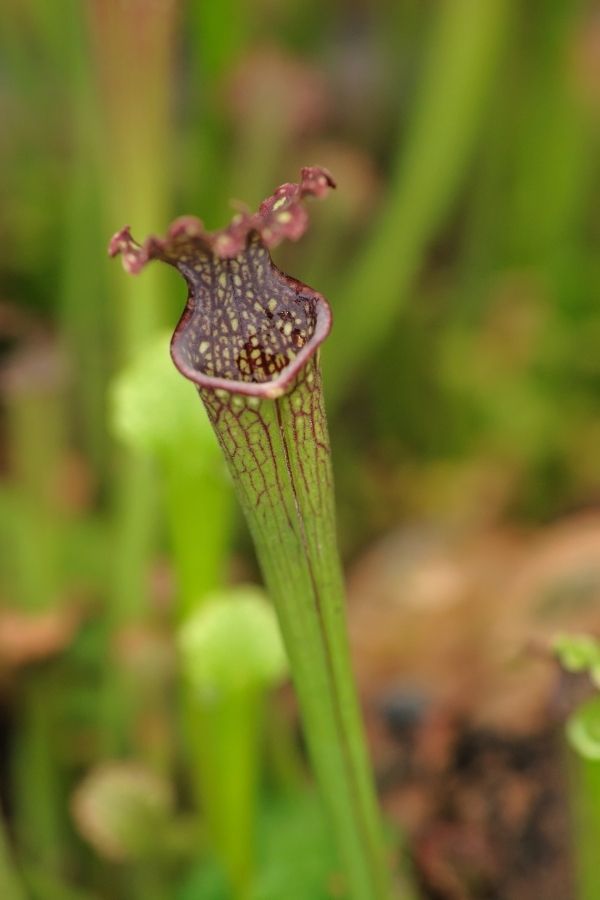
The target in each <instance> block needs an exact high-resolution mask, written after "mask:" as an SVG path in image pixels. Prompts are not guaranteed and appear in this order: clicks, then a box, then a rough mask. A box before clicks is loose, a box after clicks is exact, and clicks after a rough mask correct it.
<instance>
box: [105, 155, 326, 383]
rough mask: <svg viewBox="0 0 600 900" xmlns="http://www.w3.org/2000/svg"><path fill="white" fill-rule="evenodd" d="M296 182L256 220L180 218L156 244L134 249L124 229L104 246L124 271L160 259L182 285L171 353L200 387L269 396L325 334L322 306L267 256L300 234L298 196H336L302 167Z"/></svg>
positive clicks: (320, 172)
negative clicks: (218, 223)
mask: <svg viewBox="0 0 600 900" xmlns="http://www.w3.org/2000/svg"><path fill="white" fill-rule="evenodd" d="M301 175H302V179H301V182H300V184H283V185H281V187H279V188H278V189H277V190H276V191H275V193H274V194H273V196H272V197H269V198H268V199H267V200H265V201H264V202H263V203H262V204H261V206H260V209H259V211H258V212H257V213H254V214H250V213H247V212H244V213H239V214H238V215H236V216H234V218H233V220H232V222H231V223H230V225H229V226H227V228H224V229H221V230H219V231H215V232H209V231H206V229H205V228H204V225H203V224H202V222H201V221H200V220H199V219H196V218H194V217H192V216H185V217H183V218H180V219H177V220H176V221H175V222H174V223H173V224H172V225H171V226H170V228H169V230H168V232H167V235H166V237H165V238H156V237H149V238H148V239H147V240H146V241H145V242H144V244H143V245H141V246H140V245H139V244H137V243H136V242H135V241H134V240H133V238H132V237H131V234H130V232H129V229H128V228H124V229H122V230H121V231H119V232H118V233H117V234H116V235H115V236H114V237H113V239H112V240H111V242H110V246H109V253H110V255H111V256H115V255H117V254H119V253H120V254H122V256H123V265H124V267H125V269H126V270H127V271H129V272H132V273H136V272H139V271H140V270H141V269H142V268H143V267H144V266H145V265H146V263H147V262H149V261H150V260H152V259H160V260H162V261H163V262H165V263H168V264H169V265H172V266H174V267H175V268H176V269H177V270H178V271H179V272H180V273H181V274H182V275H183V277H184V278H185V280H186V282H187V284H188V288H189V293H188V301H187V305H186V308H185V311H184V313H183V316H182V318H181V320H180V322H179V324H178V326H177V329H176V331H175V334H174V336H173V341H172V344H171V353H172V356H173V360H174V362H175V364H176V366H177V367H178V369H179V370H180V371H181V372H182V374H183V375H185V376H186V377H187V378H189V379H190V380H191V381H193V382H194V383H195V384H197V385H198V386H200V387H204V388H209V389H212V390H215V389H221V390H226V391H229V392H231V393H236V394H245V395H249V396H255V397H270V398H274V397H278V396H280V395H281V394H283V393H285V392H286V391H287V390H288V389H289V387H290V386H291V384H292V382H293V380H294V378H295V376H296V375H297V373H298V372H299V371H300V369H302V367H303V366H304V365H305V364H306V362H307V361H308V359H310V357H311V356H312V355H313V354H314V352H315V351H316V349H317V348H318V346H319V345H320V344H321V343H322V342H323V340H324V339H325V338H326V336H327V334H328V333H329V329H330V327H331V311H330V309H329V305H328V304H327V302H326V300H325V299H324V298H323V297H322V296H321V295H320V294H318V293H317V292H316V291H313V290H312V289H311V288H309V287H307V286H306V285H304V284H302V283H301V282H299V281H296V280H294V279H293V278H289V277H288V276H287V275H285V274H284V273H283V272H281V271H280V270H279V269H278V268H277V267H276V266H275V265H274V264H273V262H272V260H271V257H270V255H269V252H268V249H267V248H269V247H273V246H275V245H276V244H278V243H280V242H281V241H282V240H284V239H285V238H288V239H290V240H297V239H298V238H299V237H301V235H302V234H303V233H304V232H305V231H306V228H307V225H308V216H307V213H306V211H305V210H304V208H303V207H302V205H301V203H300V201H301V200H302V199H303V197H305V196H315V197H321V196H323V195H324V194H326V193H327V191H328V190H329V189H330V188H332V187H335V182H334V181H333V178H332V177H331V175H330V174H329V173H328V172H327V171H326V170H325V169H320V168H318V167H306V168H304V169H302V173H301Z"/></svg>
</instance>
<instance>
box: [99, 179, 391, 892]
mask: <svg viewBox="0 0 600 900" xmlns="http://www.w3.org/2000/svg"><path fill="white" fill-rule="evenodd" d="M333 187H335V183H334V181H333V178H332V177H331V175H330V174H329V173H328V172H327V171H326V170H324V169H321V168H318V167H306V168H304V169H302V172H301V180H300V183H299V184H284V185H281V187H279V188H278V189H277V190H276V191H275V193H274V194H273V195H272V196H271V197H269V198H268V199H267V200H265V201H264V202H263V203H262V204H261V206H260V208H259V210H258V212H257V213H253V214H252V213H249V212H240V213H238V214H236V215H235V216H234V218H233V220H232V221H231V223H230V224H229V226H228V227H226V228H224V229H222V230H219V231H215V232H209V231H207V230H206V229H205V228H204V226H203V224H202V222H201V221H200V220H199V219H196V218H194V217H191V216H186V217H183V218H180V219H178V220H176V221H175V222H174V223H173V224H172V225H171V227H170V228H169V230H168V232H167V234H166V236H165V237H164V238H162V239H159V238H156V237H149V238H148V239H147V240H146V241H145V242H144V244H142V245H139V244H137V243H136V242H135V241H134V240H133V238H132V237H131V234H130V231H129V229H128V228H124V229H122V230H121V231H119V232H118V233H117V234H116V235H115V236H114V237H113V239H112V241H111V243H110V247H109V253H110V255H111V256H115V255H117V254H121V255H122V259H123V264H124V267H125V269H126V270H127V271H128V272H131V273H137V272H139V271H140V270H141V269H143V268H144V266H145V265H146V264H147V263H148V262H149V261H150V260H153V259H158V260H161V261H162V262H165V263H167V264H168V265H171V266H174V267H175V268H176V269H177V270H178V271H179V272H180V273H181V275H182V276H183V277H184V279H185V281H186V282H187V286H188V299H187V305H186V308H185V311H184V313H183V316H182V317H181V320H180V322H179V324H178V325H177V328H176V330H175V334H174V336H173V339H172V342H171V355H172V358H173V361H174V363H175V365H176V367H177V368H178V369H179V371H180V372H181V373H182V374H183V375H184V376H185V377H186V378H188V379H189V380H190V381H192V382H193V383H194V384H195V385H196V387H197V390H198V393H199V394H200V397H201V398H202V401H203V402H204V405H205V406H206V409H207V411H208V415H209V417H210V420H211V422H212V424H213V426H214V429H215V431H216V434H217V437H218V440H219V443H220V445H221V448H222V450H223V453H224V455H225V458H226V461H227V463H228V466H229V468H230V470H231V473H232V476H233V479H234V482H235V486H236V490H237V494H238V497H239V501H240V503H241V506H242V508H243V511H244V514H245V517H246V519H247V522H248V526H249V528H250V532H251V534H252V537H253V540H254V544H255V547H256V552H257V555H258V559H259V563H260V565H261V568H262V572H263V576H264V578H265V582H266V585H267V588H268V591H269V593H270V596H271V598H272V600H273V602H274V603H275V606H276V610H277V614H278V617H279V621H280V625H281V631H282V634H283V639H284V642H285V646H286V650H287V653H288V656H289V660H290V666H291V671H292V677H293V680H294V685H295V688H296V692H297V695H298V700H299V705H300V712H301V717H302V722H303V727H304V732H305V736H306V741H307V745H308V749H309V753H310V757H311V761H312V765H313V767H314V770H315V773H316V776H317V780H318V782H319V785H320V790H321V795H322V797H323V799H324V802H325V805H326V807H327V809H328V812H329V815H330V820H331V823H332V827H333V828H334V831H335V835H336V838H337V843H338V849H339V854H340V863H341V864H342V866H343V870H344V874H345V877H346V881H347V884H346V887H347V891H348V894H349V896H351V897H352V898H355V900H380V898H387V897H389V896H390V883H389V877H388V874H387V872H386V867H385V864H384V858H383V857H384V854H383V842H382V835H381V826H380V820H379V813H378V810H377V803H376V799H375V791H374V787H373V781H372V776H371V771H370V766H369V762H368V757H367V753H366V748H365V741H364V737H363V730H362V723H361V718H360V711H359V705H358V702H357V696H356V690H355V686H354V679H353V675H352V669H351V663H350V656H349V649H348V639H347V631H346V622H345V612H344V588H343V578H342V571H341V566H340V561H339V555H338V550H337V543H336V529H335V510H334V496H333V480H332V471H331V463H330V446H329V438H328V432H327V422H326V418H325V410H324V405H323V394H322V389H321V376H320V368H319V360H318V350H319V347H320V345H321V344H322V343H323V341H324V340H325V338H326V337H327V335H328V334H329V331H330V327H331V311H330V308H329V305H328V303H327V301H326V300H325V298H324V297H322V296H321V295H320V294H319V293H317V292H316V291H314V290H312V288H309V287H307V286H306V285H305V284H302V283H301V282H300V281H296V280H295V279H293V278H290V277H289V276H288V275H285V274H284V273H283V272H281V271H280V270H279V269H278V268H277V267H276V266H275V265H274V263H273V262H272V260H271V257H270V254H269V249H270V248H271V247H274V246H275V245H277V244H279V243H280V242H281V241H282V240H283V239H285V238H288V239H291V240H297V239H298V238H300V237H301V236H302V234H303V233H304V232H305V230H306V228H307V225H308V216H307V213H306V211H305V209H304V207H303V205H302V203H301V201H302V200H303V198H304V197H306V196H314V197H322V196H324V195H325V194H327V192H328V191H329V190H330V189H331V188H333ZM198 515H199V516H201V515H202V510H201V509H199V510H198Z"/></svg>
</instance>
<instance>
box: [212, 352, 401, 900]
mask: <svg viewBox="0 0 600 900" xmlns="http://www.w3.org/2000/svg"><path fill="white" fill-rule="evenodd" d="M200 394H201V396H202V399H203V400H204V402H205V404H206V406H207V409H208V412H209V416H210V418H211V421H212V422H213V425H214V427H215V430H216V432H217V435H218V437H219V441H220V443H221V446H222V448H223V451H224V453H225V457H226V459H227V461H228V464H229V466H230V468H231V471H232V474H233V477H234V479H235V482H236V486H237V489H238V494H239V499H240V502H241V505H242V508H243V510H244V513H245V515H246V518H247V521H248V525H249V527H250V531H251V533H252V536H253V538H254V542H255V545H256V550H257V554H258V557H259V562H260V564H261V567H262V570H263V573H264V576H265V580H266V583H267V587H268V589H269V592H270V594H271V596H272V598H273V601H274V602H275V605H276V607H277V612H278V615H279V620H280V624H281V629H282V633H283V637H284V641H285V643H286V648H287V651H288V655H289V658H290V663H291V668H292V674H293V679H294V683H295V686H296V690H297V693H298V698H299V703H300V709H301V714H302V719H303V724H304V729H305V734H306V739H307V743H308V747H309V751H310V755H311V757H312V762H313V766H314V768H315V771H316V774H317V778H318V780H319V782H320V786H321V792H322V795H323V798H324V800H325V803H326V805H327V807H328V809H329V814H330V817H331V821H332V823H333V826H334V829H335V833H336V836H337V839H338V846H339V851H340V856H341V861H342V863H343V865H344V870H345V872H346V874H347V877H348V887H349V892H350V896H352V897H353V898H355V900H379V898H386V897H389V896H390V888H389V883H388V876H387V873H386V871H385V867H384V863H383V852H382V836H381V828H380V822H379V816H378V811H377V804H376V800H375V792H374V789H373V783H372V779H371V774H370V767H369V763H368V758H367V753H366V749H365V744H364V738H363V733H362V725H361V719H360V712H359V707H358V702H357V697H356V693H355V688H354V679H353V676H352V669H351V664H350V655H349V649H348V641H347V634H346V625H345V617H344V591H343V582H342V573H341V569H340V564H339V557H338V551H337V546H336V532H335V517H334V505H333V482H332V473H331V465H330V451H329V441H328V435H327V424H326V420H325V412H324V408H323V403H322V392H321V381H320V372H319V369H318V365H317V363H316V361H315V360H314V358H313V359H311V360H310V361H309V362H308V364H307V366H306V367H305V369H304V370H303V372H302V374H301V375H300V377H299V380H298V382H297V383H296V384H295V386H294V388H293V389H292V390H291V391H290V392H289V393H288V394H286V395H284V396H283V397H281V398H280V399H278V400H276V401H271V400H259V399H258V398H256V397H250V398H248V399H247V398H244V397H243V396H241V395H229V394H227V393H226V392H223V391H216V392H213V391H209V390H206V389H200Z"/></svg>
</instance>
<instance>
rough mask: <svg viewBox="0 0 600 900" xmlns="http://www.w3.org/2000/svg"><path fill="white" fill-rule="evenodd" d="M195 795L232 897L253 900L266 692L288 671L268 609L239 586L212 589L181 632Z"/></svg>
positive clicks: (256, 592)
mask: <svg viewBox="0 0 600 900" xmlns="http://www.w3.org/2000/svg"><path fill="white" fill-rule="evenodd" d="M179 646H180V651H181V660H182V666H183V671H184V674H185V676H186V682H187V685H188V687H189V692H188V693H187V694H186V697H185V701H186V708H187V710H188V711H189V714H190V718H189V720H188V723H189V724H191V723H193V722H194V718H192V717H195V719H196V720H197V721H198V723H199V724H200V726H201V727H200V728H195V729H194V732H193V733H190V734H189V735H188V738H189V739H190V744H191V747H192V749H193V750H194V754H195V759H196V760H197V761H198V762H199V763H201V764H200V765H197V766H196V767H195V768H194V777H195V781H196V786H197V789H198V794H199V796H200V798H201V799H202V801H203V808H204V812H205V815H206V819H207V824H208V827H209V829H210V833H211V838H212V842H213V846H214V848H215V850H216V853H217V856H218V858H219V859H220V861H221V863H222V865H223V867H224V869H225V871H226V873H227V876H228V880H229V884H230V887H231V891H232V896H234V897H236V898H245V897H249V896H254V894H253V883H254V876H255V874H256V872H255V850H256V848H255V846H254V836H255V834H256V831H257V827H256V826H257V821H256V813H257V798H258V787H259V776H260V773H261V769H262V765H261V762H262V757H263V754H262V752H261V744H262V739H261V734H262V729H263V718H264V715H263V713H264V706H265V699H266V692H267V689H268V688H269V687H272V686H274V685H276V684H277V683H278V682H280V681H281V680H282V679H283V677H284V676H285V675H286V673H287V659H286V655H285V650H284V647H283V643H282V640H281V636H280V633H279V629H278V626H277V620H276V617H275V613H274V610H273V608H272V606H270V604H269V603H268V600H267V598H266V597H265V596H264V594H263V592H262V591H261V590H260V589H259V588H256V587H252V586H238V587H234V588H229V589H223V590H221V591H220V592H216V593H215V592H213V593H212V594H209V595H207V596H205V597H204V598H203V603H202V605H201V606H199V607H198V608H197V609H196V610H195V612H193V613H192V614H191V615H190V616H188V618H187V619H186V620H185V621H184V622H183V624H182V626H181V628H180V630H179Z"/></svg>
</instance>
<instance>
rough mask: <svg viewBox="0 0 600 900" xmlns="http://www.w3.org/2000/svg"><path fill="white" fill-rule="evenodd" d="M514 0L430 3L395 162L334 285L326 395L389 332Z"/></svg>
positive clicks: (457, 164)
mask: <svg viewBox="0 0 600 900" xmlns="http://www.w3.org/2000/svg"><path fill="white" fill-rule="evenodd" d="M512 4H513V0H486V2H485V3H480V2H478V0H448V2H443V3H439V4H438V11H437V14H436V18H435V20H434V22H433V25H432V29H431V37H430V45H429V47H428V50H427V60H426V64H425V67H424V71H423V73H422V75H421V83H420V87H419V89H418V91H417V96H416V98H415V105H414V111H413V118H412V121H411V123H410V126H409V129H408V132H407V135H406V138H405V140H402V141H400V142H399V145H398V148H397V152H396V156H395V160H394V163H393V170H392V173H391V183H390V185H389V187H388V192H389V196H388V198H387V200H386V201H385V203H384V205H383V208H382V210H381V211H380V214H379V215H378V216H377V218H376V225H375V227H374V229H373V231H372V233H371V234H370V235H369V236H368V239H367V242H366V244H365V246H364V249H363V250H362V252H361V253H360V254H358V255H357V257H356V262H355V263H354V264H353V265H352V266H351V267H350V269H349V271H348V274H347V276H346V277H345V278H344V279H343V283H342V285H341V286H340V285H339V284H338V286H337V287H336V292H335V293H338V294H339V296H340V298H341V302H340V303H339V304H337V305H336V332H337V340H336V341H334V342H332V343H331V344H330V345H329V346H328V347H327V350H326V353H325V370H326V385H327V395H328V397H330V398H331V402H332V403H336V402H337V401H338V399H339V398H340V399H341V395H342V393H343V392H344V390H346V389H347V388H348V387H349V384H350V382H351V380H352V378H353V376H352V372H360V371H361V370H362V369H363V367H364V366H365V365H366V364H367V362H368V360H369V357H370V356H371V355H372V354H373V353H374V352H375V350H376V348H377V346H378V345H379V343H380V342H381V341H382V340H383V339H384V338H385V337H386V335H387V334H388V333H389V329H390V326H391V324H392V323H393V321H395V320H396V319H397V316H398V312H399V310H400V307H401V306H402V305H403V304H404V302H405V300H406V298H407V296H408V293H409V291H410V288H411V287H412V285H413V284H414V281H415V278H416V276H417V275H418V273H419V271H420V269H421V267H422V265H423V262H424V260H425V255H426V253H427V250H428V248H429V246H430V244H431V241H432V239H433V238H434V236H435V234H436V232H437V231H438V229H439V228H440V226H441V225H442V224H443V222H444V220H445V218H446V216H447V214H448V211H449V209H450V207H451V204H452V202H453V200H454V199H455V197H456V193H457V190H458V188H459V187H460V185H461V184H462V181H463V178H464V175H465V173H466V170H467V166H468V165H469V162H470V160H471V157H472V153H473V145H474V141H475V138H476V137H477V135H478V133H479V128H480V126H481V123H482V119H483V113H484V111H485V102H486V100H487V98H488V97H489V95H490V87H491V83H492V80H493V78H494V76H495V75H496V72H497V65H498V61H499V58H500V54H501V51H502V49H503V47H504V45H505V39H506V36H507V31H508V26H509V23H510V21H511V15H512V11H511V7H512ZM330 293H331V294H332V296H335V293H334V292H333V291H331V292H330ZM371 299H372V302H371ZM374 309H376V315H374V314H373V310H374Z"/></svg>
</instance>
